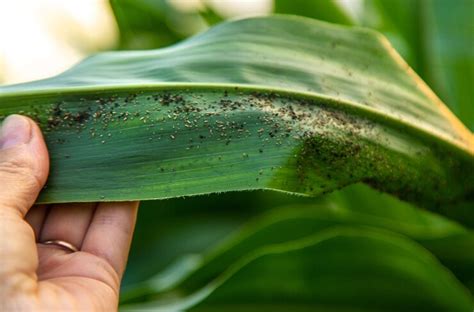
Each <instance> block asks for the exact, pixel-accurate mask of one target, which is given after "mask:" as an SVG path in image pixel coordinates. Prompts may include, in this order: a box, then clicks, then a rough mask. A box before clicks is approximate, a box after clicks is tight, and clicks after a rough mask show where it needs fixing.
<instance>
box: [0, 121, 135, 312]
mask: <svg viewBox="0 0 474 312" xmlns="http://www.w3.org/2000/svg"><path fill="white" fill-rule="evenodd" d="M48 172H49V158H48V151H47V148H46V144H45V142H44V140H43V136H42V134H41V131H40V129H39V127H38V126H37V125H36V124H35V123H34V122H33V121H32V120H31V119H29V118H27V117H23V116H19V115H11V116H9V117H8V118H6V119H5V120H4V122H3V124H2V127H1V128H0V311H114V310H117V305H118V296H119V287H120V281H121V278H122V275H123V272H124V269H125V265H126V262H127V257H128V252H129V249H130V243H131V239H132V234H133V230H134V227H135V220H136V215H137V208H138V203H137V202H121V203H94V204H92V203H87V204H60V205H51V206H45V205H43V206H33V204H34V202H35V200H36V198H37V196H38V194H39V192H40V190H41V189H42V187H43V186H44V184H45V182H46V179H47V176H48ZM32 206H33V207H32ZM31 207H32V208H31ZM47 240H63V241H66V242H69V243H71V244H72V245H74V246H76V247H77V248H78V249H79V251H78V252H71V251H68V250H66V249H63V248H61V247H59V246H57V245H44V244H41V243H40V242H44V241H47Z"/></svg>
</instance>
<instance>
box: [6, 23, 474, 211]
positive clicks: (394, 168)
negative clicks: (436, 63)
mask: <svg viewBox="0 0 474 312" xmlns="http://www.w3.org/2000/svg"><path fill="white" fill-rule="evenodd" d="M0 101H1V102H0V119H1V118H3V117H5V116H7V115H8V114H11V113H23V114H27V115H30V116H32V117H33V118H35V119H36V120H37V121H38V122H39V124H40V125H41V126H42V128H43V130H44V132H45V134H46V139H47V142H48V146H49V149H50V153H51V163H52V167H51V168H52V169H51V175H50V178H49V181H48V184H47V187H46V188H45V190H44V191H43V192H42V194H41V196H40V198H39V202H43V203H53V202H70V201H75V202H84V201H111V200H134V199H142V200H143V199H161V198H170V197H177V196H185V195H195V194H205V193H213V192H224V191H237V190H255V189H273V190H280V191H286V192H291V193H299V194H305V195H319V194H322V193H325V192H329V191H332V190H335V189H338V188H341V187H343V186H345V185H348V184H351V183H356V182H360V181H362V182H365V183H367V184H369V185H371V186H373V187H375V188H377V189H379V190H382V191H385V192H389V193H392V194H395V195H397V196H399V197H400V198H402V199H405V200H408V201H411V202H414V203H417V204H419V205H422V206H425V207H429V208H432V209H440V208H439V207H444V206H443V204H444V203H450V202H460V201H461V202H462V201H464V202H466V201H468V202H469V201H470V200H471V199H472V194H473V190H474V179H473V172H474V161H473V160H474V156H473V155H474V143H473V142H474V140H473V135H472V133H471V132H470V131H469V130H467V129H466V128H465V127H464V126H463V125H462V124H461V123H460V122H459V121H458V120H457V119H456V117H455V116H454V115H453V114H452V113H451V112H450V111H449V110H448V109H447V108H446V106H445V105H444V104H443V103H442V102H441V101H440V100H439V99H438V98H437V97H436V95H434V93H433V92H432V91H431V90H430V89H429V88H428V87H427V86H426V84H424V82H423V81H422V80H421V79H420V78H419V77H417V76H416V74H415V73H414V72H413V71H412V70H411V69H410V68H409V67H408V66H407V65H406V63H404V61H403V60H402V59H401V58H400V57H399V56H398V54H397V53H396V52H395V51H394V50H393V49H392V48H391V46H390V45H389V44H388V42H387V40H386V39H385V38H383V37H382V36H380V35H378V34H377V33H374V32H372V31H369V30H365V29H360V28H346V27H342V26H336V25H331V24H327V23H323V22H317V21H314V20H310V19H306V18H300V17H294V16H273V17H263V18H251V19H245V20H240V21H233V22H228V23H224V24H221V25H219V26H216V27H214V28H212V29H210V30H209V31H207V32H205V33H202V34H200V35H198V36H196V37H193V38H191V39H188V40H186V41H184V42H182V43H179V44H177V45H174V46H171V47H168V48H164V49H160V50H150V51H127V52H107V53H100V54H98V55H95V56H93V57H90V58H88V59H86V60H84V61H83V62H81V63H80V64H78V65H76V66H75V67H73V68H71V69H70V70H68V71H66V72H64V73H63V74H61V75H59V76H56V77H53V78H50V79H45V80H41V81H37V82H31V83H26V84H19V85H12V86H5V87H2V88H0Z"/></svg>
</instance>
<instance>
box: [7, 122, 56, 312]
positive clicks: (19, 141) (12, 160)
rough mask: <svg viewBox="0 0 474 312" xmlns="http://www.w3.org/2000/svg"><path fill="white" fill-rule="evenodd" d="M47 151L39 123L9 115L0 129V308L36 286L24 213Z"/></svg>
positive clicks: (39, 182) (42, 177)
mask: <svg viewBox="0 0 474 312" xmlns="http://www.w3.org/2000/svg"><path fill="white" fill-rule="evenodd" d="M48 170H49V160H48V152H47V150H46V145H45V143H44V140H43V136H42V135H41V132H40V129H39V128H38V126H37V125H36V124H35V123H34V122H33V121H32V120H31V119H29V118H26V117H22V116H19V115H12V116H10V117H8V118H7V119H5V121H4V122H3V124H2V126H1V128H0V263H1V265H0V280H1V281H2V282H1V283H0V310H2V311H3V310H8V308H7V309H2V307H4V305H5V304H6V305H7V306H8V302H9V301H8V299H11V296H13V295H15V294H16V295H19V294H22V292H24V291H26V290H28V291H29V293H32V291H33V290H34V289H35V288H34V287H35V285H36V277H35V272H36V269H37V267H38V255H37V251H36V244H35V236H34V232H33V229H32V228H31V227H30V226H29V225H28V223H27V222H26V221H25V220H24V216H25V214H26V213H27V211H28V209H30V207H31V205H33V203H34V201H35V200H36V197H37V196H38V194H39V191H40V190H41V188H42V187H43V185H44V183H45V181H46V177H47V175H48Z"/></svg>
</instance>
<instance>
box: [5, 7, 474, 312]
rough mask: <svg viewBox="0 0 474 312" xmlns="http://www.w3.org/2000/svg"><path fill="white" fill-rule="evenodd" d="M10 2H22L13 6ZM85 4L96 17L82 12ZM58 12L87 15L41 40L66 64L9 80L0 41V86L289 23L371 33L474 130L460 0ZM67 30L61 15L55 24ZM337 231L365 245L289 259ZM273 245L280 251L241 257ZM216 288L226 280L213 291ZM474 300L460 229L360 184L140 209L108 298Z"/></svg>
mask: <svg viewBox="0 0 474 312" xmlns="http://www.w3.org/2000/svg"><path fill="white" fill-rule="evenodd" d="M23 2H24V5H25V6H26V5H27V4H28V1H19V3H23ZM38 2H41V1H38ZM73 2H74V1H73ZM92 3H94V4H93V6H94V7H96V8H95V9H91V8H88V9H86V8H85V7H86V6H92ZM55 4H57V2H55V1H44V6H43V9H41V10H39V11H34V10H33V11H31V8H30V11H31V12H33V13H31V12H30V13H31V14H33V15H34V14H40V13H37V12H43V13H42V14H43V15H42V16H44V14H45V13H44V12H45V9H44V8H45V6H46V7H47V6H48V5H52V6H54V5H55ZM3 6H4V7H3V8H2V7H0V11H2V9H3V12H4V13H3V15H5V16H7V15H11V14H10V13H11V11H12V10H13V11H15V10H17V11H18V12H24V11H25V10H23V11H22V10H21V8H22V5H21V4H19V5H18V4H17V5H16V6H15V7H12V6H8V5H5V4H3ZM63 6H64V5H63ZM71 6H72V5H71ZM23 8H24V7H23ZM63 9H64V8H63ZM8 10H10V13H8V12H9V11H8ZM51 10H52V11H54V9H51ZM67 10H70V11H67V12H70V13H69V14H70V16H72V17H74V16H76V17H77V16H78V15H77V14H78V13H77V12H83V14H84V15H86V16H87V17H85V18H82V19H81V18H70V21H69V24H66V25H69V26H67V27H63V28H64V29H62V30H61V31H59V32H58V30H57V28H58V27H57V26H58V25H59V24H58V23H60V22H61V21H58V22H57V23H56V24H54V23H53V26H54V25H55V27H49V26H48V27H45V29H49V31H50V33H51V34H50V36H52V37H53V38H54V40H51V42H62V44H63V45H64V46H66V47H67V48H66V49H63V50H61V49H59V50H58V51H59V52H55V53H59V54H61V53H62V54H61V55H69V54H71V53H72V52H71V50H74V51H76V52H75V54H74V53H72V56H71V55H70V57H69V58H64V60H63V61H62V63H61V62H60V61H61V60H60V59H57V62H56V63H57V64H56V67H55V68H54V70H52V69H51V68H49V69H44V70H42V71H41V69H39V70H37V71H36V72H34V71H33V73H30V76H28V74H21V69H22V67H23V66H19V65H18V66H16V67H15V66H12V65H11V64H13V65H14V64H16V63H21V64H23V65H24V64H25V61H23V63H22V61H21V57H24V58H26V59H28V56H22V54H18V55H16V56H15V53H14V51H13V50H12V47H14V46H15V44H8V42H9V41H8V40H5V41H4V40H2V41H3V42H4V44H3V46H2V54H0V76H1V77H3V81H4V82H8V83H10V82H19V81H25V80H28V79H34V78H39V77H41V76H47V75H51V74H53V73H55V72H54V71H60V70H62V69H64V68H65V67H67V66H69V65H70V64H71V63H73V62H75V61H77V60H78V59H80V58H81V57H83V56H86V55H88V54H91V53H94V52H97V51H100V50H105V49H119V50H133V49H154V48H161V47H165V46H168V45H171V44H173V43H176V42H179V41H181V40H183V39H185V38H187V37H189V36H192V35H193V34H196V33H198V32H201V31H204V30H206V29H207V28H209V27H212V25H214V24H216V23H220V22H222V21H225V20H227V19H233V18H242V17H246V16H253V15H265V14H273V13H279V14H295V15H302V16H307V17H310V18H315V19H319V20H323V21H327V22H331V23H337V24H343V25H348V26H364V27H369V28H372V29H375V30H378V31H379V32H381V33H383V34H384V35H385V36H386V37H387V38H388V39H389V41H390V42H391V43H392V45H393V46H394V47H395V49H396V50H397V51H398V52H399V53H400V54H401V55H402V56H403V58H404V59H405V60H406V61H407V62H408V63H409V64H410V66H411V67H412V68H413V69H414V70H415V71H416V72H417V73H418V75H420V76H421V77H422V78H423V79H424V80H425V81H426V82H427V83H428V84H429V85H430V87H431V88H432V89H433V90H434V91H435V93H436V94H437V95H438V96H439V97H440V98H441V99H442V100H443V102H444V103H446V105H447V106H448V107H449V108H450V109H451V110H452V111H453V112H454V113H455V114H456V115H457V116H458V118H459V119H460V120H461V121H463V123H464V124H465V125H466V126H467V127H468V128H470V129H471V130H474V97H473V92H472V87H473V82H474V1H472V0H457V1H450V0H346V1H332V0H306V1H305V0H274V1H270V0H265V1H230V0H228V1H227V0H221V1H219V0H214V1H205V0H192V1H191V0H182V1H165V0H162V1H160V0H111V1H110V3H108V2H106V1H91V4H88V3H80V4H77V6H76V7H72V8H69V9H67ZM46 11H47V10H46ZM35 12H36V13H35ZM84 12H86V13H84ZM91 12H95V13H94V14H95V15H94V14H92V13H91ZM0 14H1V13H0ZM48 14H53V15H54V13H51V12H50V13H48ZM56 15H58V14H56ZM34 16H36V15H34ZM66 16H67V15H66ZM91 16H95V22H94V18H92V17H91ZM1 17H2V16H0V20H1ZM30 20H31V18H30ZM66 20H67V18H64V16H63V19H62V21H63V22H65V21H66ZM71 20H72V22H71ZM84 21H86V22H84ZM84 23H86V24H84ZM87 23H88V24H87ZM50 24H51V22H48V25H50ZM84 25H88V26H87V27H89V28H87V27H86V26H84ZM21 27H23V28H21ZM21 27H19V29H24V28H25V27H26V26H24V25H23V26H21ZM51 29H53V30H51ZM25 33H26V32H25ZM91 33H92V34H91ZM1 34H2V36H3V35H4V33H1ZM2 38H3V37H2ZM5 38H6V37H5ZM11 40H13V39H11ZM16 46H17V47H20V48H22V46H21V45H20V44H18V43H17V44H16ZM52 46H54V45H53V44H52ZM51 49H52V48H51ZM68 49H69V50H68ZM23 50H24V47H23V48H22V51H23ZM51 51H52V50H51ZM61 51H62V52H61ZM65 51H66V52H65ZM68 53H69V54H68ZM39 54H40V55H41V53H39ZM45 55H48V53H46V52H45ZM49 55H50V56H51V52H50V54H49ZM15 57H16V58H15ZM12 59H13V60H14V61H12ZM30 62H33V61H31V60H30ZM35 62H40V61H39V60H36V61H34V63H35ZM43 66H44V64H43ZM61 66H62V67H61ZM2 69H3V71H2ZM15 70H16V72H15ZM33 74H34V75H33ZM35 75H36V76H35ZM465 208H466V219H469V220H474V217H473V216H472V211H469V210H472V207H468V204H466V207H465ZM466 223H468V222H466ZM471 224H472V222H471ZM341 228H344V229H346V228H351V229H354V228H356V229H358V230H361V229H362V232H364V231H368V232H369V234H367V237H366V236H364V235H365V234H364V235H362V236H364V237H362V236H361V237H358V239H356V240H354V241H351V239H352V238H351V237H352V236H351V235H349V234H347V235H346V234H344V233H346V232H344V231H345V230H342V232H341V233H342V234H339V236H338V235H336V236H337V237H338V238H337V239H331V238H329V239H328V243H327V244H326V245H323V246H320V245H317V244H312V243H308V246H319V247H318V248H320V249H317V248H312V247H311V248H306V249H305V248H302V249H301V250H299V249H298V250H299V251H298V252H293V251H292V250H293V249H294V247H292V246H297V245H298V244H300V243H297V242H295V240H300V239H305V238H306V239H309V237H317V235H322V236H321V237H332V236H331V235H332V234H331V233H333V232H331V231H335V232H334V233H340V232H338V231H339V230H340V229H341ZM371 231H376V232H377V233H379V234H380V235H379V234H377V235H379V236H377V237H378V238H379V239H372V238H373V235H372V234H370V233H372V232H371ZM325 235H326V236H325ZM327 235H329V236H327ZM356 236H357V235H356ZM368 237H372V238H370V239H369V238H368ZM392 243H393V244H392ZM274 244H280V246H286V247H285V248H287V249H288V251H287V252H285V251H282V252H281V253H280V254H279V256H268V255H267V256H262V257H260V258H258V259H259V260H249V259H252V257H253V256H252V255H254V256H255V255H256V254H259V253H262V254H265V252H264V251H262V250H266V249H265V248H267V249H268V248H270V247H269V246H273V245H274ZM285 244H286V245H285ZM301 244H302V243H301ZM391 244H392V245H391ZM303 245H304V244H303ZM389 245H390V246H389ZM305 246H306V245H305ZM338 246H339V247H338ZM351 246H352V248H351ZM389 247H390V248H389ZM281 248H283V247H281ZM321 248H322V249H321ZM283 250H286V249H284V248H283ZM270 254H271V252H270ZM384 254H386V255H390V257H388V256H387V257H388V258H387V257H384ZM245 259H247V260H245ZM259 261H260V262H259ZM359 262H360V263H359ZM330 264H331V265H330ZM295 268H296V269H295ZM410 270H411V272H409V273H407V272H408V271H410ZM424 270H425V271H424ZM234 271H235V272H237V273H235V272H234ZM231 272H234V273H235V274H234V273H231ZM232 274H233V275H232ZM227 275H228V276H231V275H232V276H231V277H230V279H229V280H226V278H227V277H226V278H224V277H225V276H227ZM310 277H312V278H310ZM216 279H217V280H220V279H222V280H223V281H224V280H225V281H224V282H223V284H222V285H221V284H220V282H219V283H216ZM210 285H211V286H210ZM367 285H369V286H367ZM453 285H454V286H453ZM460 289H461V290H460ZM310 290H312V291H310ZM331 291H333V292H332V293H331ZM334 291H335V292H334ZM473 291H474V236H473V232H472V230H471V229H469V228H464V227H461V226H460V225H458V224H456V223H454V222H452V221H449V220H448V219H446V218H444V217H441V216H438V215H435V214H432V213H429V212H427V211H423V210H420V209H419V208H417V207H414V206H412V205H410V204H407V203H404V202H401V201H399V200H398V199H396V198H394V197H391V196H388V195H385V194H380V193H378V192H376V191H374V190H372V189H370V188H369V187H367V186H364V185H353V186H350V187H347V188H346V189H343V190H340V191H338V192H334V193H332V194H329V195H326V196H323V197H320V198H316V199H314V198H302V197H294V196H289V195H285V194H281V193H274V192H239V193H227V194H214V195H209V196H200V197H194V198H179V199H172V200H164V201H152V202H145V203H143V204H142V206H141V208H140V211H139V218H138V224H137V228H136V234H135V237H134V241H133V245H132V251H131V255H130V259H129V264H128V269H127V272H126V274H125V277H124V281H123V285H122V299H121V300H122V303H123V304H124V309H126V307H127V304H131V303H138V304H139V305H138V306H133V309H136V308H139V307H140V304H143V303H146V302H149V301H150V302H154V301H156V300H157V302H158V303H153V305H152V306H141V307H145V308H147V309H151V310H155V309H157V307H158V306H160V305H161V304H168V305H169V304H170V302H171V303H172V305H173V306H174V305H176V304H182V305H183V306H182V307H187V306H194V305H195V303H197V305H196V309H197V310H206V311H221V310H223V309H226V310H227V311H240V310H242V311H249V310H256V311H257V310H258V311H263V310H268V311H280V310H281V311H290V310H292V311H306V310H307V311H311V310H314V307H316V306H318V305H321V307H323V308H321V310H322V311H329V310H330V308H331V309H333V310H334V311H359V310H370V309H372V310H374V311H376V310H385V311H387V310H393V311H396V310H405V309H406V307H411V308H413V309H412V310H423V309H425V310H430V311H438V310H439V311H449V310H450V307H452V306H451V305H450V304H451V303H452V302H454V301H460V300H461V299H458V297H457V296H459V293H462V294H464V295H466V294H468V295H467V296H468V297H470V298H471V299H472V292H473ZM209 294H210V295H209ZM208 295H209V296H208ZM193 298H194V299H193ZM196 298H200V299H196ZM204 298H206V299H204ZM193 300H194V301H193ZM191 301H193V302H195V303H189V302H191ZM334 302H337V303H338V304H333V303H334ZM450 302H451V303H450ZM244 303H245V304H244ZM275 303H278V306H276V305H275ZM402 303H406V305H403V304H402Z"/></svg>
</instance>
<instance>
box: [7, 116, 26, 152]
mask: <svg viewBox="0 0 474 312" xmlns="http://www.w3.org/2000/svg"><path fill="white" fill-rule="evenodd" d="M30 139H31V125H30V122H29V121H28V119H26V118H25V117H23V116H20V115H10V116H8V117H7V118H6V119H5V120H4V121H3V124H2V127H1V128H0V149H7V148H10V147H13V146H17V145H20V144H25V143H28V142H29V141H30Z"/></svg>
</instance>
